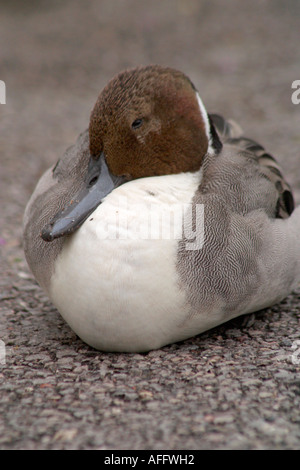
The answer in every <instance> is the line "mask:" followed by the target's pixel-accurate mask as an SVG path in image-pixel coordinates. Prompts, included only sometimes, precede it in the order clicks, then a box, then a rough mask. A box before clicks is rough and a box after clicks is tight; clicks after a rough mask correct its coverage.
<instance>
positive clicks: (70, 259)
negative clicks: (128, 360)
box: [24, 66, 300, 352]
mask: <svg viewBox="0 0 300 470" xmlns="http://www.w3.org/2000/svg"><path fill="white" fill-rule="evenodd" d="M299 232H300V207H298V208H296V209H294V203H293V196H292V193H291V190H290V187H289V186H288V184H287V183H286V181H285V180H284V178H283V176H282V174H281V170H280V168H279V166H278V164H277V163H276V162H275V160H274V159H273V157H272V156H271V155H269V154H268V153H267V152H266V151H265V150H264V148H263V147H262V146H261V145H259V144H257V143H256V142H254V141H253V140H251V139H248V138H246V137H245V136H244V135H243V132H242V131H241V129H240V128H239V126H238V125H237V124H235V123H234V122H231V121H226V120H225V119H223V118H222V117H220V116H218V115H212V114H208V113H207V111H206V109H205V107H204V105H203V103H202V101H201V99H200V96H199V94H198V92H197V90H196V88H195V87H194V85H193V84H192V82H191V81H190V79H189V78H188V77H187V76H185V75H184V74H183V73H181V72H179V71H176V70H173V69H170V68H164V67H160V66H147V67H139V68H136V69H133V70H129V71H125V72H122V73H120V74H118V75H117V76H116V77H115V78H113V79H112V80H111V81H110V82H109V83H108V85H107V86H106V87H105V88H104V89H103V91H102V92H101V93H100V95H99V97H98V100H97V102H96V104H95V107H94V109H93V110H92V113H91V117H90V123H89V128H88V130H86V131H85V132H83V133H82V134H81V135H80V136H79V138H78V140H77V142H76V143H75V145H74V146H72V147H71V148H69V149H68V150H67V151H66V152H65V154H64V155H63V157H62V158H61V159H60V160H59V161H58V162H57V164H56V165H55V166H54V167H53V168H50V169H49V170H48V171H46V173H45V174H44V175H43V176H42V178H41V179H40V181H39V183H38V185H37V187H36V189H35V191H34V193H33V195H32V197H31V199H30V201H29V203H28V205H27V208H26V211H25V216H24V249H25V254H26V258H27V261H28V264H29V266H30V268H31V270H32V272H33V274H34V275H35V277H36V279H37V281H38V282H39V284H40V285H41V286H42V288H43V289H44V290H45V291H46V293H47V294H48V296H49V298H50V299H51V301H52V302H53V304H54V305H55V306H56V307H57V309H58V310H59V312H60V313H61V315H62V316H63V318H64V319H65V320H66V321H67V323H68V324H69V325H70V326H71V328H72V329H73V330H74V331H75V332H76V333H77V334H78V336H79V337H80V338H82V340H84V341H85V342H86V343H88V344H89V345H91V346H93V347H95V348H97V349H100V350H104V351H128V352H130V351H136V352H138V351H148V350H151V349H155V348H159V347H162V346H163V345H166V344H169V343H172V342H176V341H180V340H184V339H186V338H188V337H191V336H194V335H197V334H199V333H201V332H203V331H205V330H208V329H210V328H212V327H214V326H216V325H218V324H221V323H223V322H226V321H228V320H230V319H231V318H234V317H236V316H239V315H242V314H246V313H250V312H254V311H257V310H260V309H263V308H265V307H268V306H271V305H273V304H275V303H277V302H279V301H281V300H282V299H283V298H284V297H286V296H287V295H288V294H289V293H290V292H291V291H292V290H293V289H294V288H295V287H296V286H297V285H298V283H299V280H300V237H299Z"/></svg>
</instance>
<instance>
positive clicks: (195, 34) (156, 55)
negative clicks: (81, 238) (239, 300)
mask: <svg viewBox="0 0 300 470" xmlns="http://www.w3.org/2000/svg"><path fill="white" fill-rule="evenodd" d="M224 5H226V7H225V8H224ZM0 18H1V28H0V44H1V49H0V64H1V68H0V74H1V75H0V79H1V80H4V81H5V83H6V87H7V104H6V105H1V104H0V113H1V114H0V140H1V143H0V145H1V147H0V148H1V155H0V165H1V168H0V184H1V186H0V189H1V192H0V203H1V213H0V260H1V272H0V338H1V341H2V342H1V343H0V351H1V350H2V353H3V346H4V345H5V351H6V357H5V359H6V363H5V364H4V358H3V354H2V359H1V356H0V361H1V362H2V364H0V449H131V450H132V449H299V448H300V427H299V423H300V413H299V409H300V359H299V358H300V354H299V351H297V349H293V348H296V347H297V343H296V341H297V340H300V329H299V320H300V290H298V291H297V292H296V293H294V294H292V295H290V296H289V297H288V298H287V299H286V300H284V301H283V302H282V303H281V304H279V305H276V306H275V307H273V308H272V309H267V310H264V311H261V312H258V313H256V314H252V315H247V316H244V317H241V318H238V319H236V320H234V321H231V322H229V323H227V324H225V325H222V326H220V327H218V328H215V329H213V330H211V331H209V332H207V333H205V334H202V335H200V336H198V337H196V338H193V339H190V340H188V341H185V342H182V343H179V344H174V345H171V346H168V347H164V348H162V349H161V350H157V351H152V352H150V353H148V354H111V353H109V354H107V353H101V352H98V351H95V350H93V349H92V348H90V347H88V346H87V345H85V344H84V343H82V342H81V341H80V340H79V339H78V338H77V337H76V335H75V334H74V333H73V332H72V331H71V330H70V328H69V327H68V326H67V325H66V324H65V323H64V321H63V320H62V319H61V317H60V315H59V314H58V312H57V311H56V310H55V308H54V307H53V306H52V305H51V303H50V302H49V300H48V299H47V297H46V296H45V295H44V293H43V292H42V291H41V289H40V288H39V286H38V285H37V284H36V282H35V280H34V279H33V277H32V275H31V274H30V272H29V270H28V267H27V265H26V263H25V260H24V256H23V251H22V235H21V234H22V215H23V211H24V207H25V204H26V202H27V200H28V198H29V196H30V194H31V192H32V190H33V188H34V185H35V183H36V181H37V179H38V178H39V176H40V175H41V173H42V172H43V171H44V170H45V169H46V168H47V167H48V166H50V165H52V164H53V163H54V162H55V161H56V160H57V158H58V157H59V156H60V155H61V154H62V152H63V151H64V150H65V148H66V147H67V146H69V145H71V144H72V143H73V142H74V141H75V139H76V136H77V135H78V134H79V132H81V131H82V130H83V129H85V128H86V127H87V124H88V119H89V113H90V110H91V108H92V106H93V104H94V102H95V100H96V97H97V95H98V93H99V91H100V90H101V89H102V87H103V86H104V85H105V83H106V82H107V80H108V79H109V78H111V77H112V76H113V75H114V74H115V73H117V72H118V71H120V70H121V69H123V68H125V67H128V66H135V65H139V64H147V63H160V64H163V65H169V66H173V67H176V68H178V69H181V70H183V71H185V72H186V73H187V74H188V75H189V76H190V77H191V78H192V80H193V81H194V83H195V84H196V86H197V87H198V89H199V90H200V93H201V96H202V98H203V101H204V102H205V104H206V106H207V107H208V109H209V111H211V112H221V113H224V114H225V115H226V116H230V117H233V118H235V119H236V120H238V121H239V122H240V123H241V124H242V126H243V127H244V128H245V129H246V130H247V133H248V135H249V136H251V137H254V138H256V139H257V140H259V141H260V142H261V143H263V144H264V145H265V146H266V147H267V148H268V151H270V152H272V153H273V154H274V155H276V156H277V158H278V160H279V161H280V163H281V165H282V167H283V170H284V172H285V174H286V176H287V178H288V180H289V181H290V183H291V185H292V186H293V188H294V191H295V195H296V199H297V201H298V203H299V202H300V172H299V163H300V160H299V151H298V149H299V143H300V137H299V125H300V105H298V106H297V105H294V104H292V102H291V93H292V89H291V84H292V82H293V81H294V80H296V79H300V76H299V64H300V48H299V43H300V41H299V39H300V38H299V35H300V33H299V31H300V27H299V26H300V25H299V23H300V3H299V2H298V1H297V0H294V1H293V0H288V1H284V0H282V1H280V0H272V1H267V0H265V1H262V0H261V1H259V0H254V1H252V2H241V1H240V0H239V1H238V0H226V2H224V1H221V0H210V1H208V0H207V1H205V0H203V1H196V0H186V1H184V0H153V1H151V2H148V1H147V2H146V1H143V0H142V1H141V0H127V1H121V0H114V1H111V0H102V1H95V0H91V1H89V2H85V1H83V0H73V1H70V0H67V1H64V2H60V1H58V0H56V1H52V2H46V1H42V0H40V1H38V0H35V1H33V0H32V1H31V2H21V1H18V0H14V1H10V2H7V1H5V0H1V1H0ZM3 342H4V343H3ZM299 344H300V343H298V348H299ZM1 347H2V349H1ZM299 349H300V348H299ZM0 354H1V353H0Z"/></svg>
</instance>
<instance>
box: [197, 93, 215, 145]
mask: <svg viewBox="0 0 300 470" xmlns="http://www.w3.org/2000/svg"><path fill="white" fill-rule="evenodd" d="M196 96H197V101H198V104H199V108H200V112H201V115H202V118H203V121H204V126H205V132H206V136H207V139H208V148H207V153H212V154H214V153H215V149H214V148H213V145H212V143H213V142H212V136H211V133H210V123H209V119H208V114H207V111H206V109H205V106H204V104H203V102H202V99H201V98H200V95H199V93H198V91H197V92H196Z"/></svg>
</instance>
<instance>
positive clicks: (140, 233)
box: [50, 173, 203, 351]
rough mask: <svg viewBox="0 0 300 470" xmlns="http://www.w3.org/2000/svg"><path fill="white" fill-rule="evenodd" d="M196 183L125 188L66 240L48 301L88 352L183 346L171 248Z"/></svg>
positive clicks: (194, 177)
mask: <svg viewBox="0 0 300 470" xmlns="http://www.w3.org/2000/svg"><path fill="white" fill-rule="evenodd" d="M200 179H201V175H200V173H194V174H192V173H185V174H179V175H168V176H162V177H152V178H143V179H140V180H135V181H132V182H129V183H126V184H125V185H123V186H120V187H119V188H117V189H116V190H114V191H113V192H112V193H111V194H109V195H108V196H107V197H106V198H105V200H104V202H103V203H102V204H101V205H100V206H98V208H97V209H96V210H95V211H94V213H93V214H92V215H91V216H90V217H89V218H88V219H87V220H86V222H85V223H84V224H83V225H82V227H81V228H80V229H79V230H78V231H77V232H75V233H74V234H73V235H72V236H71V237H69V238H68V239H66V241H65V244H64V247H63V250H62V252H61V254H60V255H59V257H58V259H57V261H56V264H55V272H54V274H53V276H52V278H51V288H50V298H51V300H52V302H53V303H54V305H55V306H56V307H57V308H58V310H59V311H60V313H61V314H62V316H63V317H64V319H65V320H66V321H67V322H68V323H69V325H70V326H71V328H72V329H73V330H74V331H75V332H76V333H77V334H78V335H79V336H80V337H81V338H82V339H83V340H84V341H86V342H87V343H88V344H90V345H92V346H94V347H96V348H97V349H102V350H113V351H142V350H149V349H153V348H157V347H160V346H161V345H163V344H166V343H169V342H173V341H176V340H179V339H183V337H182V336H183V335H184V332H183V330H182V321H183V320H184V318H186V316H187V315H188V313H189V307H188V305H187V303H186V298H185V292H184V291H183V290H182V289H181V288H180V286H179V278H178V274H177V271H176V262H177V245H178V239H180V237H181V236H182V230H183V225H182V222H183V219H182V214H183V212H184V211H185V212H186V211H187V209H188V208H189V204H190V203H191V200H192V197H193V195H194V193H195V191H196V189H197V187H198V185H199V183H200ZM187 225H188V224H187ZM202 232H203V231H201V230H200V231H199V233H202ZM185 235H186V234H185ZM189 335H190V331H189V332H188V333H186V336H189Z"/></svg>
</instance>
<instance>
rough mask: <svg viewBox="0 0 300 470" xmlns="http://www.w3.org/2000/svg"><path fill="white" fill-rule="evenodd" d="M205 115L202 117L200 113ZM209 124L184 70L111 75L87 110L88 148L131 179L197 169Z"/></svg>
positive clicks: (205, 147)
mask: <svg viewBox="0 0 300 470" xmlns="http://www.w3.org/2000/svg"><path fill="white" fill-rule="evenodd" d="M204 113H205V115H204ZM209 132H210V123H209V118H208V116H207V114H206V111H205V109H204V107H202V109H201V108H200V106H199V98H198V97H197V90H196V89H195V87H194V85H193V84H192V82H191V81H190V79H189V78H188V77H187V76H186V75H184V74H183V73H182V72H179V71H177V70H173V69H170V68H164V67H161V66H158V65H152V66H151V65H150V66H147V67H139V68H136V69H133V70H127V71H125V72H122V73H120V74H118V75H117V76H116V77H114V78H113V79H112V80H111V81H110V82H109V83H108V84H107V86H106V87H105V88H104V89H103V91H102V92H101V94H100V95H99V97H98V99H97V102H96V104H95V106H94V109H93V111H92V113H91V118H90V126H89V136H90V152H91V155H92V157H93V158H95V159H97V158H98V157H99V156H100V154H101V153H102V152H103V153H104V155H105V158H106V162H107V165H108V167H109V169H110V171H111V172H112V173H113V174H115V175H128V176H129V177H130V178H134V179H135V178H141V177H145V176H159V175H166V174H171V173H181V172H187V171H196V170H198V169H199V168H200V166H201V162H202V159H203V157H204V155H205V154H206V152H207V150H208V147H209V139H210V135H209Z"/></svg>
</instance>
